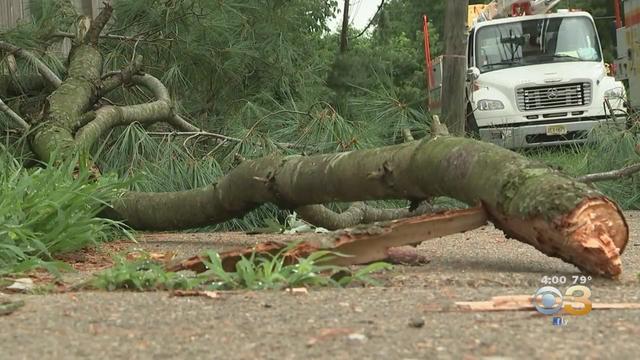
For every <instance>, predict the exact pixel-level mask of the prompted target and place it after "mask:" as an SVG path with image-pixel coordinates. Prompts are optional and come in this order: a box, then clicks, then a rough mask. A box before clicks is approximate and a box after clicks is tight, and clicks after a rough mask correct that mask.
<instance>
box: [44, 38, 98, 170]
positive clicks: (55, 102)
mask: <svg viewBox="0 0 640 360" xmlns="http://www.w3.org/2000/svg"><path fill="white" fill-rule="evenodd" d="M70 58H71V62H70V64H69V71H68V77H67V78H66V79H65V80H64V82H63V83H62V85H60V87H59V88H57V89H56V90H55V91H54V92H53V93H52V94H51V95H50V96H49V98H48V99H47V106H46V110H45V113H44V117H43V121H42V122H41V123H40V124H38V126H37V128H36V129H35V130H34V132H33V134H32V137H31V147H32V149H33V151H34V152H35V153H36V155H38V157H39V158H40V159H41V160H43V161H46V162H48V161H50V160H51V155H52V154H53V152H54V151H57V152H59V154H58V155H59V156H60V157H62V158H65V157H69V156H71V154H72V153H73V152H74V151H75V139H74V136H73V128H74V126H75V125H76V124H77V123H78V121H79V120H80V118H81V117H82V116H83V114H84V113H86V112H87V111H88V110H90V109H91V106H92V105H93V104H94V103H95V100H96V95H97V93H98V88H99V85H100V74H102V55H101V54H100V52H99V51H98V49H97V48H96V47H94V46H92V45H79V46H77V47H75V48H74V49H73V51H72V54H71V55H70Z"/></svg>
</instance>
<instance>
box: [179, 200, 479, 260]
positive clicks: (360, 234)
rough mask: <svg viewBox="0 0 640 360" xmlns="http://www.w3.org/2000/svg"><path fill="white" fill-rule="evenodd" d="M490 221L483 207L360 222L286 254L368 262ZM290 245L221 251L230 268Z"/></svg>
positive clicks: (222, 257)
mask: <svg viewBox="0 0 640 360" xmlns="http://www.w3.org/2000/svg"><path fill="white" fill-rule="evenodd" d="M486 223H487V213H486V212H485V211H484V209H483V208H482V207H477V208H473V209H465V210H455V211H449V212H445V213H440V214H431V215H423V216H419V217H413V218H409V219H402V220H395V221H391V222H389V223H379V224H374V225H369V226H358V227H356V228H353V229H345V230H341V231H337V232H335V233H332V234H327V235H323V236H320V237H316V238H314V239H310V240H307V241H303V242H301V243H299V244H297V245H296V246H294V247H292V248H291V249H289V250H287V251H286V252H285V253H284V257H285V261H286V262H288V263H294V262H296V261H297V260H298V259H301V258H304V257H307V256H309V255H311V254H312V253H314V252H316V251H319V250H328V251H331V252H335V253H338V254H341V255H343V256H337V257H335V258H333V259H331V260H329V261H328V264H331V265H338V266H348V265H357V264H367V263H371V262H374V261H380V260H385V259H387V258H388V257H389V256H390V249H391V248H397V247H400V246H404V245H417V244H419V243H421V242H423V241H425V240H429V239H434V238H438V237H441V236H445V235H450V234H456V233H460V232H465V231H469V230H473V229H475V228H478V227H480V226H483V225H485V224H486ZM287 246H289V244H287V243H280V242H268V243H262V244H258V245H256V247H251V248H243V249H237V250H231V251H227V252H223V253H220V254H219V255H220V260H221V263H222V267H223V268H224V269H225V270H226V271H233V270H235V266H236V263H237V262H238V261H240V259H241V258H243V257H244V258H249V257H251V256H252V255H254V254H255V256H256V257H261V256H265V255H274V254H276V253H278V252H280V251H282V250H283V249H285V248H286V247H287ZM205 260H206V258H205V257H203V256H195V257H192V258H189V259H186V260H183V261H181V262H179V263H176V264H171V265H169V270H170V271H180V270H192V271H195V272H204V271H206V266H205V262H204V261H205Z"/></svg>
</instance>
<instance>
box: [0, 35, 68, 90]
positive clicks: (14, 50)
mask: <svg viewBox="0 0 640 360" xmlns="http://www.w3.org/2000/svg"><path fill="white" fill-rule="evenodd" d="M0 50H2V51H5V52H8V53H11V54H14V55H15V56H18V57H20V58H22V59H24V60H26V61H29V62H31V63H32V64H34V65H35V67H36V69H37V70H38V73H40V75H41V76H42V77H43V78H45V79H46V80H47V82H49V84H51V85H52V86H53V87H54V88H58V87H60V85H61V84H62V80H60V78H59V77H58V75H56V74H55V73H54V72H53V71H52V70H51V69H49V67H48V66H47V65H45V63H44V62H42V60H40V59H39V58H38V57H37V56H35V55H34V54H32V53H31V52H29V51H27V50H24V49H22V48H19V47H17V46H15V45H13V44H10V43H8V42H5V41H0Z"/></svg>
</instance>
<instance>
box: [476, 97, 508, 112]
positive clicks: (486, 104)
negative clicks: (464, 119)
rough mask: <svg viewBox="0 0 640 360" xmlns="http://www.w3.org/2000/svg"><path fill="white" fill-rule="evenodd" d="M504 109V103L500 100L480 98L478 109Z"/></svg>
mask: <svg viewBox="0 0 640 360" xmlns="http://www.w3.org/2000/svg"><path fill="white" fill-rule="evenodd" d="M502 109H504V104H503V103H502V101H500V100H486V99H483V100H480V101H478V110H482V111H493V110H502Z"/></svg>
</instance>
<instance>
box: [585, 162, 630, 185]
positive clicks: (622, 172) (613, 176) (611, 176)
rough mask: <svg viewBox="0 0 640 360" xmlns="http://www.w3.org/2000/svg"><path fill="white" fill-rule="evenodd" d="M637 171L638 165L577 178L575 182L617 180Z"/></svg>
mask: <svg viewBox="0 0 640 360" xmlns="http://www.w3.org/2000/svg"><path fill="white" fill-rule="evenodd" d="M639 171H640V163H639V164H633V165H629V166H626V167H624V168H622V169H618V170H613V171H607V172H602V173H596V174H588V175H583V176H578V177H577V178H576V180H578V181H580V182H584V183H588V184H590V183H594V182H599V181H609V180H619V179H621V178H624V177H627V176H631V175H633V174H635V173H637V172H639Z"/></svg>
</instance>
